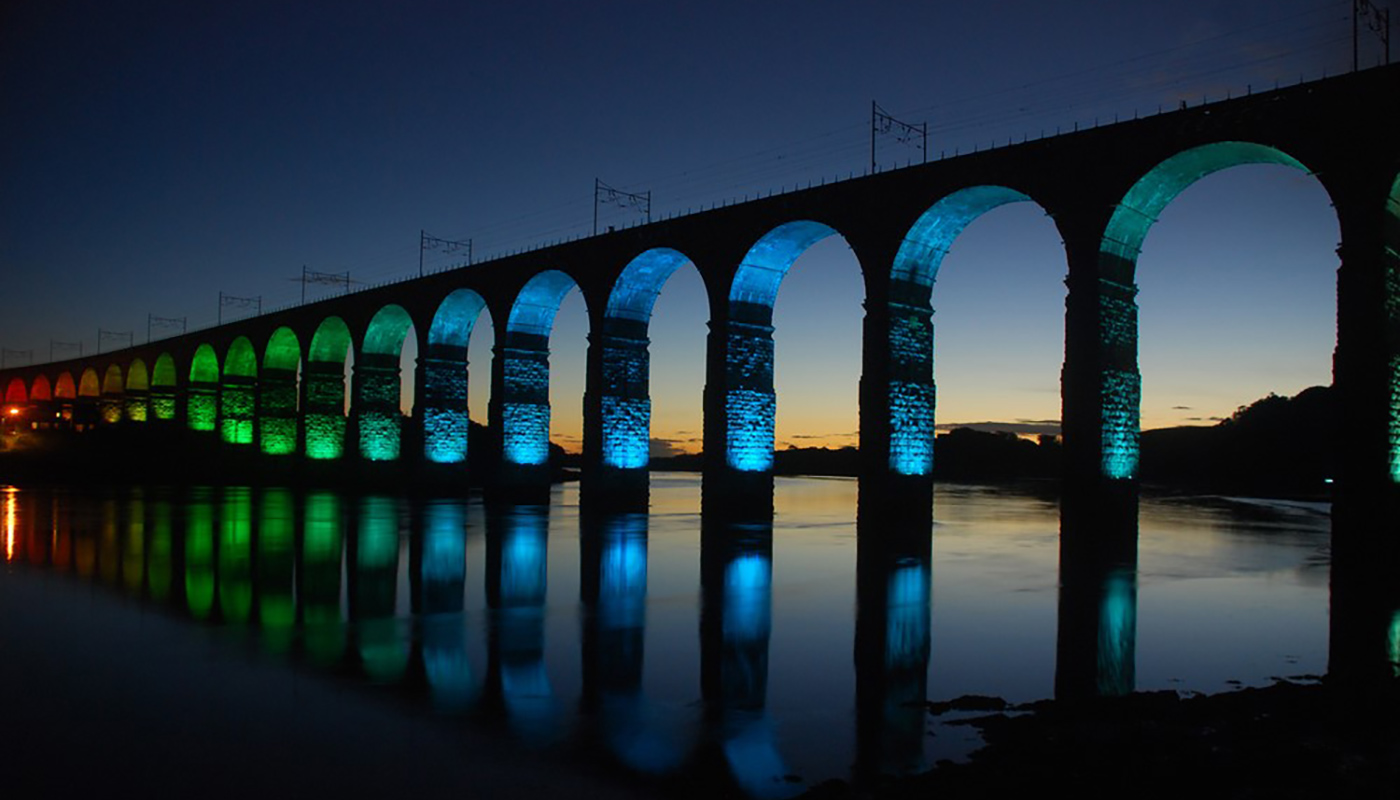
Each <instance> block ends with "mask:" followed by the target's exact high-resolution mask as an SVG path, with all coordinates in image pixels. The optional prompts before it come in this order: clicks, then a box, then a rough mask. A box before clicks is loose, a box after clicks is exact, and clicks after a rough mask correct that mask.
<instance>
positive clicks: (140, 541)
mask: <svg viewBox="0 0 1400 800" xmlns="http://www.w3.org/2000/svg"><path fill="white" fill-rule="evenodd" d="M135 491H136V493H137V494H136V496H135V497H133V498H132V500H131V504H130V505H128V506H127V516H126V547H125V548H123V552H122V583H124V584H125V585H126V589H127V591H129V592H131V593H132V594H139V593H140V592H141V579H142V577H143V573H144V571H145V568H146V502H145V500H143V499H142V498H141V495H140V491H141V490H140V489H137V490H135Z"/></svg>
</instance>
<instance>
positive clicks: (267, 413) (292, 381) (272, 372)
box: [258, 326, 301, 456]
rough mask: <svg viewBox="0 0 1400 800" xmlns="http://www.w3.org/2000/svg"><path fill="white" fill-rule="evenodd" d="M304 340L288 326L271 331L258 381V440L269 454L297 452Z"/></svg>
mask: <svg viewBox="0 0 1400 800" xmlns="http://www.w3.org/2000/svg"><path fill="white" fill-rule="evenodd" d="M300 370H301V342H300V341H299V340H298V339H297V335H296V333H295V332H294V331H293V330H292V329H291V328H288V327H286V326H283V327H280V328H278V329H277V330H275V331H273V332H272V336H271V337H269V338H268V340H267V350H265V351H264V352H263V363H262V376H261V377H260V379H259V380H258V405H259V407H258V439H259V441H260V443H261V446H262V451H263V452H264V453H266V454H268V455H274V456H285V455H291V454H293V453H295V452H296V451H297V374H298V372H299V371H300Z"/></svg>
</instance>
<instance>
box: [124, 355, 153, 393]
mask: <svg viewBox="0 0 1400 800" xmlns="http://www.w3.org/2000/svg"><path fill="white" fill-rule="evenodd" d="M126 388H127V390H128V391H141V392H144V391H148V390H150V388H151V378H150V373H149V372H148V371H147V370H146V362H145V361H142V360H141V359H139V358H137V359H133V360H132V362H131V366H130V367H129V368H128V369H127V374H126Z"/></svg>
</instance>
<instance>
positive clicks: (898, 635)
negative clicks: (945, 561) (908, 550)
mask: <svg viewBox="0 0 1400 800" xmlns="http://www.w3.org/2000/svg"><path fill="white" fill-rule="evenodd" d="M886 596H887V599H888V602H889V615H888V617H887V619H886V623H885V647H886V650H885V662H886V663H887V664H889V665H896V664H916V663H919V662H920V661H921V660H926V659H927V658H928V649H929V574H928V567H927V566H925V565H924V564H923V563H922V562H920V561H917V560H914V559H909V560H908V561H907V562H905V563H900V564H899V566H898V567H896V568H895V571H894V574H892V575H891V576H890V580H889V585H888V589H887V595H886Z"/></svg>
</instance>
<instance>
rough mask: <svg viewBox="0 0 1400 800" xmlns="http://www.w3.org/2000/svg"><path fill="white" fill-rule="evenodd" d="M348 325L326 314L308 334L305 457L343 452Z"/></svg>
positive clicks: (328, 455) (335, 456)
mask: <svg viewBox="0 0 1400 800" xmlns="http://www.w3.org/2000/svg"><path fill="white" fill-rule="evenodd" d="M349 353H350V328H349V327H348V326H346V324H345V321H344V320H342V319H341V318H340V317H326V318H325V319H324V320H322V321H321V324H320V325H319V326H317V328H316V332H315V333H314V334H312V336H311V346H310V348H308V354H307V360H306V370H305V372H304V374H303V375H302V383H303V391H305V393H306V413H305V425H306V457H307V458H314V459H318V460H320V459H331V458H340V457H341V456H342V455H344V453H345V359H346V356H348V355H349Z"/></svg>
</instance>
